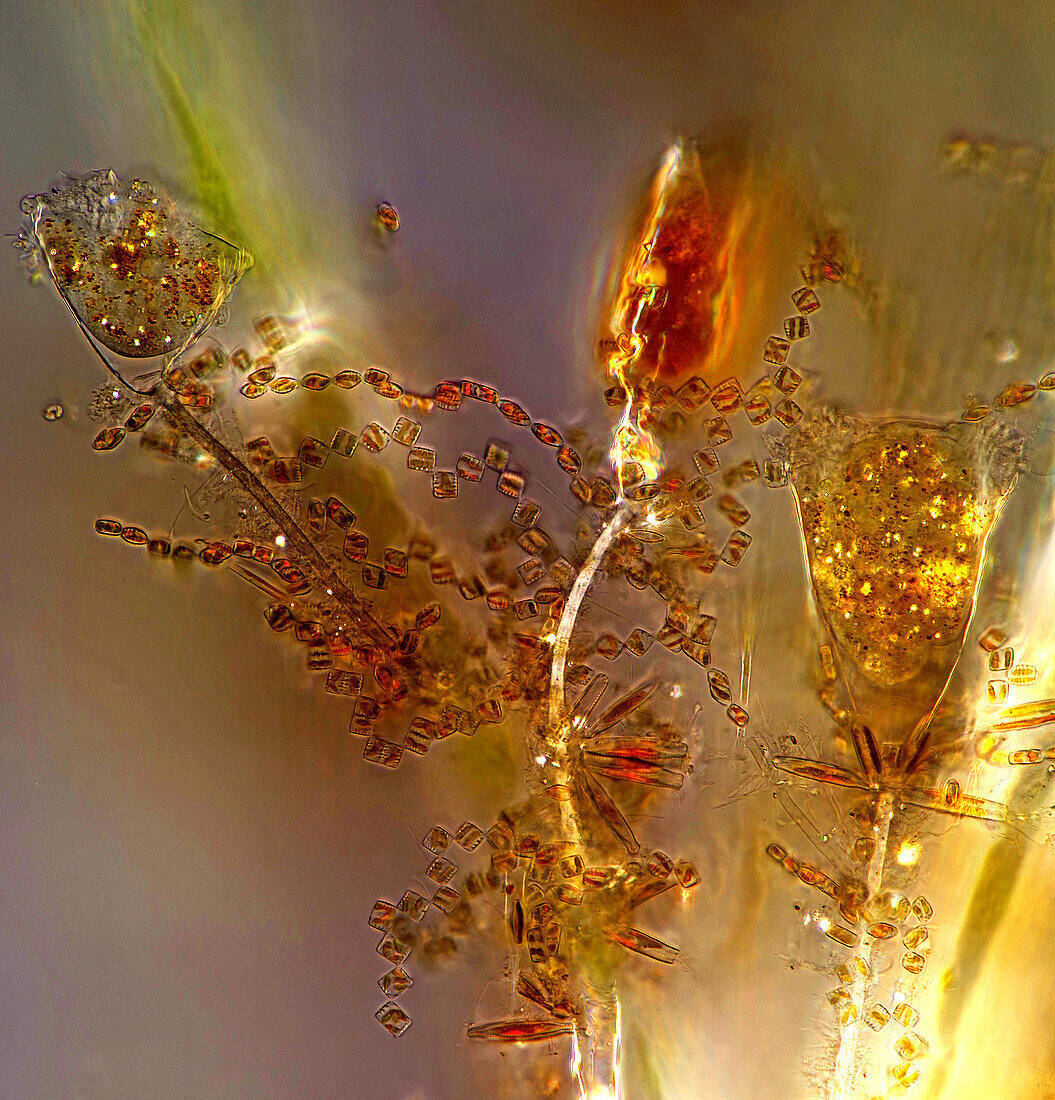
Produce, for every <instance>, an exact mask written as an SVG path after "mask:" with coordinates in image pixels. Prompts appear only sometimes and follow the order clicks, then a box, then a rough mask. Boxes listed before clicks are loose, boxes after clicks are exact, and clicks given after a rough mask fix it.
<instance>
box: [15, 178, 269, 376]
mask: <svg viewBox="0 0 1055 1100" xmlns="http://www.w3.org/2000/svg"><path fill="white" fill-rule="evenodd" d="M22 210H23V212H24V213H25V214H26V216H27V217H28V219H29V225H28V226H27V227H26V229H25V230H24V231H23V234H22V237H21V244H22V246H23V247H24V248H25V249H26V250H27V251H28V252H29V253H30V258H31V261H32V262H34V263H35V264H36V266H38V267H40V266H46V268H47V271H48V273H49V274H50V275H51V278H52V280H53V281H54V283H55V286H56V288H57V289H58V291H59V293H60V294H61V295H62V296H63V298H65V300H66V301H67V302H68V303H69V305H70V307H71V308H72V309H73V311H74V313H75V314H76V315H77V317H78V318H79V320H80V321H81V323H82V324H83V326H84V327H85V329H86V330H87V331H88V332H89V333H90V334H91V335H92V336H93V337H94V338H95V339H96V340H98V341H99V343H100V344H102V345H103V346H104V347H106V348H108V349H109V350H110V351H112V352H114V353H116V354H117V355H122V356H126V357H128V358H132V359H144V358H149V357H153V356H161V355H165V356H172V355H175V354H176V353H178V352H179V351H181V350H182V349H183V348H185V347H188V346H189V345H190V344H192V343H193V342H194V341H195V340H196V339H198V337H199V336H201V335H202V333H204V332H205V330H206V329H207V328H209V326H210V325H211V324H212V323H213V321H215V319H216V316H217V314H218V313H219V311H220V309H221V308H222V307H223V305H224V303H225V302H226V301H227V299H228V297H229V296H230V294H231V290H232V289H233V287H234V285H235V283H236V282H237V281H238V280H239V279H240V278H241V276H242V275H243V274H244V273H245V272H246V271H247V270H248V269H249V267H250V266H251V265H252V257H251V256H250V255H249V253H248V252H246V251H245V250H244V249H242V248H238V247H236V246H234V245H231V244H228V243H227V242H226V241H224V240H222V239H221V238H219V237H216V236H214V235H212V234H211V233H207V232H205V231H204V230H203V229H200V228H198V226H197V225H195V224H194V223H193V222H191V221H190V220H188V218H186V217H185V216H184V215H183V214H182V213H181V212H180V211H179V210H178V209H177V207H176V205H175V203H174V202H173V201H172V200H171V199H170V198H169V197H168V196H167V195H166V194H165V193H164V192H162V191H161V190H159V189H157V188H154V187H152V186H151V185H150V184H149V183H145V182H144V181H143V180H138V179H133V180H132V181H131V182H129V183H122V182H121V181H120V180H119V179H118V178H117V176H116V175H115V174H114V173H113V172H112V171H108V172H106V171H104V172H89V173H88V174H87V175H84V176H80V177H78V178H76V179H73V180H70V181H69V182H68V183H66V185H65V186H63V187H61V188H59V187H56V188H52V189H51V190H50V191H49V192H47V193H46V194H41V195H29V196H27V197H26V198H25V199H23V200H22Z"/></svg>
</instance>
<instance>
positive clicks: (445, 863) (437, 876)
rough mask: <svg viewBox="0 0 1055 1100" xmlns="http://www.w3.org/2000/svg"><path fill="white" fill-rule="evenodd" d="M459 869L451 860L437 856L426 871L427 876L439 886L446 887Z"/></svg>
mask: <svg viewBox="0 0 1055 1100" xmlns="http://www.w3.org/2000/svg"><path fill="white" fill-rule="evenodd" d="M457 869H458V868H457V867H456V866H455V864H453V863H452V862H451V861H450V860H449V859H445V858H444V857H443V856H437V858H436V859H434V860H433V861H432V862H431V863H430V864H429V865H428V867H427V868H426V869H425V874H426V875H427V876H428V877H429V878H430V879H432V881H433V882H435V883H436V884H437V885H439V886H445V885H446V884H447V883H448V882H450V880H451V879H452V878H453V877H454V872H455V871H456V870H457Z"/></svg>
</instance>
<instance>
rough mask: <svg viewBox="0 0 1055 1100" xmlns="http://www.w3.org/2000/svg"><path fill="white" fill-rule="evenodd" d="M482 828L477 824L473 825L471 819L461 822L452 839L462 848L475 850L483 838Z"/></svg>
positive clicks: (469, 850) (470, 850)
mask: <svg viewBox="0 0 1055 1100" xmlns="http://www.w3.org/2000/svg"><path fill="white" fill-rule="evenodd" d="M483 838H484V834H483V830H482V829H481V828H479V826H477V825H474V824H473V823H472V822H471V821H466V822H463V823H462V825H461V826H460V827H459V829H458V831H457V832H456V833H455V834H454V839H455V840H456V841H457V843H458V845H459V846H460V847H462V848H464V849H465V850H466V851H467V852H473V851H475V850H476V849H477V848H478V847H479V846H480V842H481V841H482V840H483Z"/></svg>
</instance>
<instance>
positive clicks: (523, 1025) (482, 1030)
mask: <svg viewBox="0 0 1055 1100" xmlns="http://www.w3.org/2000/svg"><path fill="white" fill-rule="evenodd" d="M574 1030H575V1027H574V1025H573V1024H570V1023H566V1022H563V1021H558V1020H530V1019H517V1020H496V1021H495V1022H494V1023H489V1024H474V1025H473V1026H472V1027H470V1028H469V1038H470V1039H486V1040H489V1041H490V1042H492V1043H539V1042H544V1041H545V1040H547V1039H557V1038H559V1037H560V1036H562V1035H570V1034H571V1033H572V1032H573V1031H574Z"/></svg>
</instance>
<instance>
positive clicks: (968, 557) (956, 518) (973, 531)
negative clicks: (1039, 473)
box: [792, 416, 1009, 686]
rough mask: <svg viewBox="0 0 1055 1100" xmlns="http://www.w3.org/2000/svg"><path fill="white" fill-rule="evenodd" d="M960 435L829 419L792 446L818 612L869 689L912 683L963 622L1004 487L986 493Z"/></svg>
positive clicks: (917, 425) (986, 483) (895, 423)
mask: <svg viewBox="0 0 1055 1100" xmlns="http://www.w3.org/2000/svg"><path fill="white" fill-rule="evenodd" d="M969 431H971V429H962V428H961V429H960V435H959V436H958V435H957V434H956V433H955V432H954V431H952V430H948V429H947V428H945V427H943V426H940V425H931V424H925V423H922V422H916V421H909V420H890V421H882V422H875V423H870V424H866V423H863V422H858V421H852V420H850V419H849V418H839V417H837V416H831V417H829V418H828V419H824V418H822V417H818V418H816V419H814V420H813V422H812V423H811V424H810V425H807V426H806V427H805V428H804V429H803V430H802V432H801V433H800V434H799V435H798V437H797V439H796V440H795V441H794V442H793V443H792V449H793V460H792V467H793V477H792V480H793V483H794V488H795V493H796V497H797V499H798V504H799V511H800V515H801V519H802V528H803V536H804V538H805V543H806V551H807V557H808V560H809V566H810V573H811V578H812V581H813V587H814V590H815V592H816V594H817V597H818V602H819V603H820V605H821V607H822V609H823V611H824V613H825V615H826V617H827V619H828V622H829V625H830V627H831V629H832V631H833V632H834V633H835V635H836V637H837V638H838V639H839V641H840V642H841V643H842V645H843V646H844V647H845V648H846V650H847V651H848V654H849V656H850V657H851V659H852V660H853V661H854V663H855V665H856V666H857V667H858V668H859V669H860V671H861V672H863V673H864V675H866V676H867V677H868V678H869V679H871V680H872V681H874V682H876V683H878V684H882V685H887V686H893V685H896V684H899V683H902V682H904V681H905V680H908V679H910V678H911V677H913V676H915V675H916V674H917V673H918V672H919V670H920V668H921V667H922V666H923V665H924V663H925V660H926V658H927V656H928V652H929V651H930V650H931V649H932V648H934V647H944V646H949V645H950V644H955V643H956V642H958V641H959V639H960V636H961V634H962V632H963V630H964V628H965V625H966V623H967V621H968V619H969V617H970V613H971V609H972V605H973V601H974V593H975V587H976V584H977V580H978V570H979V566H980V563H981V557H982V550H983V547H984V542H985V537H986V535H987V534H988V532H989V530H990V527H991V526H992V523H993V520H994V518H995V516H996V512H997V509H998V507H999V503H1000V500H1001V499H1002V493H1006V491H1007V488H1008V487H1009V486H1008V485H1002V486H1000V487H994V486H992V485H990V478H989V477H987V476H986V475H987V470H983V469H980V468H978V467H979V463H978V462H977V461H976V460H975V455H974V452H975V451H976V450H977V448H976V447H971V446H969V444H968V441H967V440H965V439H964V438H963V435H966V434H967V432H969ZM979 431H980V430H979ZM984 457H985V458H986V459H988V457H989V456H984ZM796 459H798V460H796ZM1001 490H1002V491H1001Z"/></svg>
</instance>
